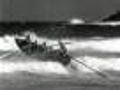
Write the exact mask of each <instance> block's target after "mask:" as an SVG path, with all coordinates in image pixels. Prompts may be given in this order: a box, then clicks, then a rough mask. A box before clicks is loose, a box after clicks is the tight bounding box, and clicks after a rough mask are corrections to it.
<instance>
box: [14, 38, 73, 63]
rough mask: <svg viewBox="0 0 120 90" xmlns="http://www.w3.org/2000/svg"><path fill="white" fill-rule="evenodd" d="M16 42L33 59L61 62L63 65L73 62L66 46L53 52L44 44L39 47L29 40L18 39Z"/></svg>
mask: <svg viewBox="0 0 120 90" xmlns="http://www.w3.org/2000/svg"><path fill="white" fill-rule="evenodd" d="M15 41H16V43H17V45H18V47H19V48H20V49H21V51H22V52H23V53H25V54H26V55H29V56H30V57H32V58H36V59H38V60H42V61H54V62H60V63H62V64H63V65H68V64H69V63H70V61H71V57H70V56H69V55H68V54H67V51H66V50H65V47H64V46H61V45H60V47H61V48H60V49H57V50H53V49H52V48H51V47H48V46H45V45H44V44H41V45H38V44H36V43H35V42H34V43H33V42H31V41H29V40H27V39H20V38H16V39H15Z"/></svg>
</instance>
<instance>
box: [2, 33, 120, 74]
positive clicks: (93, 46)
mask: <svg viewBox="0 0 120 90" xmlns="http://www.w3.org/2000/svg"><path fill="white" fill-rule="evenodd" d="M14 38H15V37H14V36H9V35H6V36H4V37H1V38H0V52H3V51H6V52H5V53H3V54H1V56H0V73H13V72H18V71H25V72H30V73H38V74H46V73H54V74H64V75H70V74H75V73H73V71H71V69H70V67H65V66H63V65H61V64H60V63H58V62H51V61H49V62H42V61H38V60H36V59H32V58H30V57H28V56H25V55H22V53H21V52H20V49H19V48H18V47H17V45H16V43H15V40H14ZM42 40H43V41H44V40H46V41H47V42H49V44H51V45H52V43H57V40H49V39H45V38H39V41H42ZM63 41H64V42H65V41H67V42H71V44H70V45H66V46H67V49H68V51H73V50H74V51H75V50H80V51H81V50H84V49H86V50H89V51H93V50H97V51H103V52H108V53H109V52H113V53H114V52H117V53H119V52H120V49H119V46H120V38H113V39H112V38H110V39H102V40H94V39H88V40H79V41H78V40H69V39H66V40H63ZM7 51H12V52H7ZM13 52H17V53H19V54H16V53H13ZM77 58H78V59H79V60H81V61H83V62H84V63H86V64H87V65H89V66H90V67H92V68H94V69H97V70H100V71H104V70H113V71H120V58H114V57H113V58H103V57H101V58H100V57H99V58H98V57H93V56H87V55H84V56H80V57H77ZM72 65H74V66H75V68H76V69H75V70H76V72H77V73H79V72H82V73H88V72H89V73H93V72H92V71H91V70H90V69H88V68H86V67H84V66H83V65H81V64H78V63H76V62H74V61H73V62H72Z"/></svg>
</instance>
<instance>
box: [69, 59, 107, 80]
mask: <svg viewBox="0 0 120 90" xmlns="http://www.w3.org/2000/svg"><path fill="white" fill-rule="evenodd" d="M71 58H72V60H74V61H76V62H77V63H79V64H82V65H83V66H85V67H87V68H88V69H90V70H92V71H94V72H95V73H96V74H98V75H99V76H101V77H103V78H108V76H107V75H105V74H104V73H102V72H101V71H98V70H96V69H94V68H92V67H90V66H88V65H86V64H85V63H84V62H81V61H80V60H78V59H76V58H73V57H71Z"/></svg>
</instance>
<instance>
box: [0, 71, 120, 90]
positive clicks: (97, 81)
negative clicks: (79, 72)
mask: <svg viewBox="0 0 120 90" xmlns="http://www.w3.org/2000/svg"><path fill="white" fill-rule="evenodd" d="M119 89H120V82H119V81H109V80H105V79H101V78H91V79H90V78H89V79H85V78H75V77H65V76H64V77H62V76H53V75H46V76H45V75H43V76H42V75H35V74H30V73H25V72H22V73H14V74H2V75H0V90H119Z"/></svg>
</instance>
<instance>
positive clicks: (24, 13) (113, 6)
mask: <svg viewBox="0 0 120 90" xmlns="http://www.w3.org/2000/svg"><path fill="white" fill-rule="evenodd" d="M0 5H1V8H0V11H1V15H0V19H2V20H21V21H25V20H38V21H40V20H67V19H70V18H84V19H85V20H88V21H93V20H99V19H100V18H102V17H104V16H108V15H109V14H111V13H114V12H115V11H116V10H120V0H0Z"/></svg>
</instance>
